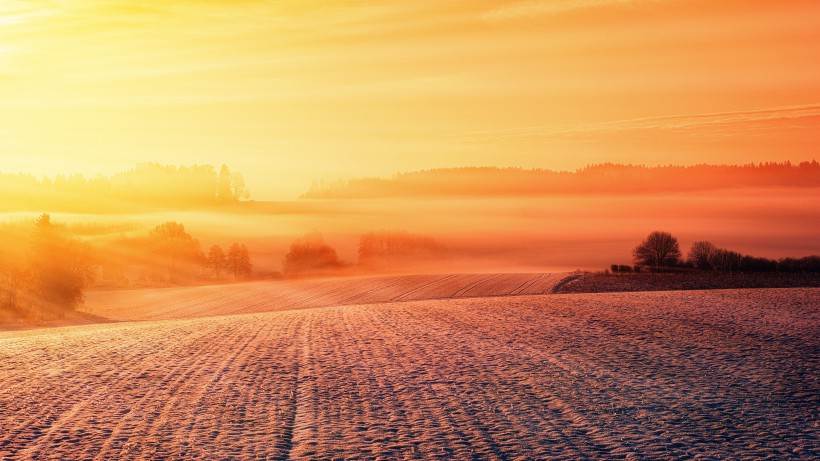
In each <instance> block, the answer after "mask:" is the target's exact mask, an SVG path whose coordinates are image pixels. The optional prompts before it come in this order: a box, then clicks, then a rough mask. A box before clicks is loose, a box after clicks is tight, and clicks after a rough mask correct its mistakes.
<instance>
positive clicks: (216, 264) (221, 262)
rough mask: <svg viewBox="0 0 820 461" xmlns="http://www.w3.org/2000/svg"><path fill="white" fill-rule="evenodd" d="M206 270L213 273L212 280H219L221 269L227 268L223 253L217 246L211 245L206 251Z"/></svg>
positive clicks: (226, 260)
mask: <svg viewBox="0 0 820 461" xmlns="http://www.w3.org/2000/svg"><path fill="white" fill-rule="evenodd" d="M207 264H208V268H209V269H210V270H211V271H212V272H213V274H214V278H217V279H218V278H219V277H220V275H221V273H222V269H224V268H225V267H227V265H228V259H227V257H226V256H225V251H224V250H222V247H220V246H219V245H211V249H210V250H209V251H208V263H207Z"/></svg>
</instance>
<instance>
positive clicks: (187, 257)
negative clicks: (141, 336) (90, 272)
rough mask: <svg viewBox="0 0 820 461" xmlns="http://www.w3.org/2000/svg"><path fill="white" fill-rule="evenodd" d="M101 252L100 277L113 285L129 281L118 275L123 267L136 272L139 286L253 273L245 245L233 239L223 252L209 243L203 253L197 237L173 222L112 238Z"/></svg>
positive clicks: (240, 277)
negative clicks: (208, 247) (125, 236)
mask: <svg viewBox="0 0 820 461" xmlns="http://www.w3.org/2000/svg"><path fill="white" fill-rule="evenodd" d="M103 253H105V256H103V257H101V266H102V272H103V274H104V279H105V280H106V281H109V282H111V283H112V284H114V285H117V284H118V282H120V284H121V283H124V284H129V280H127V277H124V276H123V275H122V273H123V271H124V268H126V267H127V268H130V269H131V272H133V271H134V270H136V271H138V273H139V275H138V276H137V282H139V283H140V284H142V285H167V284H171V285H185V284H191V283H199V282H203V281H208V280H214V279H216V280H222V279H225V278H226V277H228V278H231V279H234V280H242V279H248V278H251V277H252V275H253V264H252V262H251V258H250V254H249V251H248V248H247V247H246V246H245V244H242V243H237V242H234V243H233V244H232V245H231V246H230V247H229V248H228V251H227V252H226V251H225V250H223V249H222V247H220V246H219V245H212V246H211V247H210V250H209V251H208V254H205V253H204V252H203V250H202V245H201V244H200V242H199V240H198V239H196V238H194V237H193V236H192V235H191V234H190V233H189V232H188V231H187V230H186V229H185V226H184V225H183V224H181V223H178V222H176V221H168V222H164V223H162V224H159V225H158V226H156V227H154V228H153V229H152V230H151V231H150V232H149V233H148V234H147V235H137V236H133V237H127V238H121V239H118V240H115V241H113V242H111V243H109V244H108V245H106V247H105V248H104V251H103ZM109 274H110V275H113V278H112V279H110V278H109V277H108V276H107V275H109Z"/></svg>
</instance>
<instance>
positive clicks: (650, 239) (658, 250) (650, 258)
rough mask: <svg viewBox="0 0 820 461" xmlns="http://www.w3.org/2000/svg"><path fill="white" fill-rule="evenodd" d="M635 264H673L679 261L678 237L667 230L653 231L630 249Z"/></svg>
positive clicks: (655, 267) (653, 265)
mask: <svg viewBox="0 0 820 461" xmlns="http://www.w3.org/2000/svg"><path fill="white" fill-rule="evenodd" d="M632 256H633V260H634V261H635V264H636V265H640V266H649V267H653V268H654V269H655V270H658V269H660V268H661V267H664V266H674V265H676V264H678V263H679V262H680V257H681V253H680V245H678V239H676V238H675V237H673V236H672V234H670V233H668V232H661V231H654V232H652V233H651V234H649V235H648V236H647V237H646V239H645V240H644V241H643V242H641V243H640V244H638V246H636V247H635V248H634V249H633V250H632Z"/></svg>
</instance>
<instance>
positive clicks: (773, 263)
mask: <svg viewBox="0 0 820 461" xmlns="http://www.w3.org/2000/svg"><path fill="white" fill-rule="evenodd" d="M632 257H633V264H634V266H626V265H618V264H613V265H612V266H611V267H610V270H611V271H612V272H633V271H634V272H640V271H642V270H650V271H654V272H661V271H680V270H689V271H713V272H779V273H818V272H820V256H817V255H811V256H805V257H803V258H780V259H776V260H775V259H769V258H762V257H757V256H751V255H744V254H741V253H739V252H736V251H732V250H729V249H726V248H719V247H717V246H716V245H715V244H713V243H712V242H709V241H697V242H694V243H693V244H692V246H691V247H690V248H689V251H688V252H687V254H686V257H683V255H682V253H681V250H680V245H679V243H678V239H677V238H676V237H674V236H673V235H672V234H670V233H669V232H663V231H654V232H652V233H650V234H649V235H648V236H647V237H646V238H645V239H644V240H643V241H642V242H640V243H639V244H638V245H637V246H636V247H635V248H633V250H632Z"/></svg>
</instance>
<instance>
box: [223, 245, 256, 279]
mask: <svg viewBox="0 0 820 461" xmlns="http://www.w3.org/2000/svg"><path fill="white" fill-rule="evenodd" d="M227 259H228V267H229V269H231V270H232V271H233V278H234V280H236V279H238V278H239V277H250V275H251V272H252V270H253V265H252V264H251V257H250V255H249V254H248V247H246V246H245V245H244V244H242V245H240V244H238V243H236V242H234V243H233V245H231V247H230V248H229V249H228V258H227Z"/></svg>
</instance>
